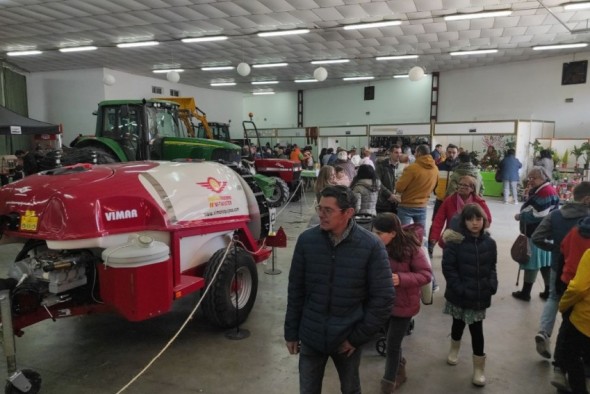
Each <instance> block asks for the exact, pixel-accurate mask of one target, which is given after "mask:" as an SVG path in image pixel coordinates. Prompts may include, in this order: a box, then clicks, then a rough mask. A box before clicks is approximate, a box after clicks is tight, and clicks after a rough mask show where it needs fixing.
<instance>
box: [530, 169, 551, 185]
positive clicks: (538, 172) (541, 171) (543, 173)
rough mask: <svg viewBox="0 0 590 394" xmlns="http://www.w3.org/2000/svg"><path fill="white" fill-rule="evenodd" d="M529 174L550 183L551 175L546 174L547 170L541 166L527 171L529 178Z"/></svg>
mask: <svg viewBox="0 0 590 394" xmlns="http://www.w3.org/2000/svg"><path fill="white" fill-rule="evenodd" d="M531 174H535V175H538V176H540V177H542V178H545V182H549V181H551V174H549V173H548V172H547V169H546V168H545V167H542V166H534V167H533V168H531V170H530V171H529V176H530V175H531Z"/></svg>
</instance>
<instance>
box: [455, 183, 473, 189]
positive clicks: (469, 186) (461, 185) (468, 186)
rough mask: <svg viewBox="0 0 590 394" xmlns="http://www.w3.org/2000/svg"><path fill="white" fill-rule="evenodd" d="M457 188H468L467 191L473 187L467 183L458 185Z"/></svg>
mask: <svg viewBox="0 0 590 394" xmlns="http://www.w3.org/2000/svg"><path fill="white" fill-rule="evenodd" d="M457 186H458V187H465V188H469V189H471V188H472V187H473V185H468V184H467V183H458V184H457Z"/></svg>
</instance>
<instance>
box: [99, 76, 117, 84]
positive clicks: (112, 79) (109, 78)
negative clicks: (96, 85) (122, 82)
mask: <svg viewBox="0 0 590 394" xmlns="http://www.w3.org/2000/svg"><path fill="white" fill-rule="evenodd" d="M115 82H117V80H116V79H115V77H114V75H112V74H105V75H104V77H103V78H102V83H104V84H105V85H107V86H113V85H114V84H115Z"/></svg>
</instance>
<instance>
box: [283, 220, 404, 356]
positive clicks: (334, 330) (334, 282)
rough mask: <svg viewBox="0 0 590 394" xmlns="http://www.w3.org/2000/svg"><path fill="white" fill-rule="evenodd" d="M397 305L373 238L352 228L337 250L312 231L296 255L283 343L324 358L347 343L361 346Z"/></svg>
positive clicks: (325, 236)
mask: <svg viewBox="0 0 590 394" xmlns="http://www.w3.org/2000/svg"><path fill="white" fill-rule="evenodd" d="M393 300H394V290H393V280H392V278H391V268H390V267H389V260H388V258H387V252H386V251H385V247H384V246H383V244H382V243H381V241H380V240H379V239H378V238H377V237H376V236H375V235H374V234H371V233H370V232H369V231H367V230H365V229H364V228H362V227H360V226H359V225H357V224H355V223H353V224H352V229H351V231H350V233H349V234H348V236H347V237H346V238H345V239H344V240H342V242H340V243H339V244H338V245H336V246H333V244H332V242H331V240H330V237H329V235H328V233H327V232H326V231H323V230H321V229H320V227H319V226H315V227H312V228H310V229H308V230H306V231H304V232H303V233H302V234H301V235H300V236H299V239H298V240H297V244H296V245H295V251H294V253H293V261H292V262H291V270H290V272H289V294H288V304H287V314H286V317H285V340H287V341H301V342H302V343H304V344H305V345H306V346H309V347H311V348H313V349H315V350H316V351H318V352H321V353H324V354H330V353H332V352H334V351H336V350H337V348H338V346H340V345H341V344H342V343H343V342H344V341H345V340H348V341H349V342H350V344H351V345H353V346H354V347H358V346H360V345H362V344H363V343H365V342H367V341H369V340H370V339H371V338H372V336H373V335H374V334H375V333H377V332H378V331H379V330H380V329H381V328H382V327H384V326H385V322H386V321H387V319H388V318H389V316H390V314H391V308H392V307H393Z"/></svg>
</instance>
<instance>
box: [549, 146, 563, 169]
mask: <svg viewBox="0 0 590 394" xmlns="http://www.w3.org/2000/svg"><path fill="white" fill-rule="evenodd" d="M551 158H552V159H553V164H554V165H555V167H557V166H559V163H561V157H559V154H558V153H557V152H556V151H554V150H551Z"/></svg>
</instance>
